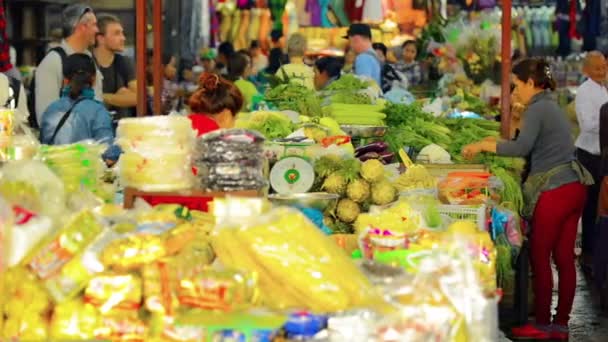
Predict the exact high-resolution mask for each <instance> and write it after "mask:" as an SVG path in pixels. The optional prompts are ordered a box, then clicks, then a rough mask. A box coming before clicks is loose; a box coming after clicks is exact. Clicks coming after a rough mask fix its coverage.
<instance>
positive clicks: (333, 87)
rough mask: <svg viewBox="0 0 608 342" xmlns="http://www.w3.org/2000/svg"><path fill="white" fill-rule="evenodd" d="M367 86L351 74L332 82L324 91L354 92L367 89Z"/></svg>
mask: <svg viewBox="0 0 608 342" xmlns="http://www.w3.org/2000/svg"><path fill="white" fill-rule="evenodd" d="M367 87H369V84H368V83H367V82H365V81H362V80H360V79H359V78H357V76H355V75H352V74H346V75H342V76H341V77H340V78H339V79H337V80H335V81H334V82H332V83H331V84H330V85H329V86H328V87H327V88H326V89H327V90H330V91H339V90H349V91H353V92H356V91H357V90H363V89H367Z"/></svg>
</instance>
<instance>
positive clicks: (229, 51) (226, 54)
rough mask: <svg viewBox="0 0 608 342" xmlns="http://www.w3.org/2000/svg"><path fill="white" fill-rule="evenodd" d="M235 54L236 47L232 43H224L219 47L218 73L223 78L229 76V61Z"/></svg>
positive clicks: (216, 64) (216, 65)
mask: <svg viewBox="0 0 608 342" xmlns="http://www.w3.org/2000/svg"><path fill="white" fill-rule="evenodd" d="M235 53H236V51H235V50H234V45H232V43H230V42H223V43H221V44H220V46H218V47H217V58H216V60H215V68H216V71H217V73H219V74H220V75H222V76H225V75H228V61H229V60H230V57H232V55H234V54H235Z"/></svg>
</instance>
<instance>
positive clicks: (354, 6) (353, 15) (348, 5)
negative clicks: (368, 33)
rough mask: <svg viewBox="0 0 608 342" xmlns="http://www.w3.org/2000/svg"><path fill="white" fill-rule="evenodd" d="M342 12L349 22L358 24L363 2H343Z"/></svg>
mask: <svg viewBox="0 0 608 342" xmlns="http://www.w3.org/2000/svg"><path fill="white" fill-rule="evenodd" d="M344 1H345V2H344V10H345V11H346V14H348V18H349V19H350V21H351V22H359V21H361V19H362V18H363V0H344Z"/></svg>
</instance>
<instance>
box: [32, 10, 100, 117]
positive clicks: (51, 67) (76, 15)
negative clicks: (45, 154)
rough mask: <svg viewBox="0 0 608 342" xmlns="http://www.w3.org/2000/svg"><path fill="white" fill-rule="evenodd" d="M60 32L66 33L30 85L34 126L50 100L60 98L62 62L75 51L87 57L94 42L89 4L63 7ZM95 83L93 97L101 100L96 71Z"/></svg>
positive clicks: (95, 20)
mask: <svg viewBox="0 0 608 342" xmlns="http://www.w3.org/2000/svg"><path fill="white" fill-rule="evenodd" d="M62 15H63V25H64V28H63V32H64V34H67V35H68V36H67V38H65V39H64V40H63V41H62V42H61V46H60V47H56V48H54V49H52V50H50V51H49V53H48V54H47V55H46V56H45V57H44V59H43V60H42V62H40V65H38V67H37V68H36V72H35V75H34V79H33V80H32V84H31V86H30V87H31V90H32V91H31V92H30V94H31V97H30V101H29V107H30V112H32V113H36V115H35V116H33V115H30V124H31V125H32V126H37V125H38V123H40V120H41V118H42V113H44V111H45V110H46V109H47V107H48V106H49V105H50V104H51V103H53V101H55V100H57V99H59V97H60V95H61V88H62V86H63V74H62V69H63V64H64V62H65V60H66V57H67V56H70V55H72V54H74V53H84V54H87V55H89V56H90V52H89V51H88V48H89V47H91V46H93V44H95V36H96V35H97V32H98V28H97V18H96V17H95V13H93V9H91V7H88V6H85V5H82V4H74V5H70V6H68V7H66V8H65V9H64V10H63V13H62ZM95 79H96V83H95V85H94V87H93V89H94V90H95V97H96V98H97V99H99V100H101V99H102V80H103V76H102V75H101V73H100V72H99V71H97V76H96V77H95Z"/></svg>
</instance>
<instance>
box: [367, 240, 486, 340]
mask: <svg viewBox="0 0 608 342" xmlns="http://www.w3.org/2000/svg"><path fill="white" fill-rule="evenodd" d="M468 246H469V243H468V241H466V240H462V239H460V238H459V236H458V235H454V236H453V238H452V239H451V240H450V242H449V243H446V244H443V245H442V247H441V248H436V249H434V250H433V251H430V252H429V253H427V254H426V256H425V257H424V258H422V259H420V260H419V267H418V271H417V273H416V274H415V275H413V277H402V278H395V279H394V281H393V282H390V283H388V284H389V285H386V286H384V289H385V293H386V294H387V297H388V299H389V300H390V301H391V302H392V303H394V304H395V305H396V307H397V308H398V309H399V313H398V314H396V315H389V316H387V317H386V318H385V319H384V320H383V321H381V322H379V323H378V325H377V327H376V333H377V338H378V339H380V340H382V341H430V340H441V341H483V342H485V341H488V342H489V341H495V340H496V337H497V336H498V324H497V323H498V321H497V319H498V311H497V298H496V297H495V296H488V295H486V293H484V290H483V287H482V286H481V283H480V280H479V277H478V273H477V272H476V266H475V265H474V260H473V259H472V258H471V257H470V256H469V255H468V253H462V250H466V249H467V248H468Z"/></svg>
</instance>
